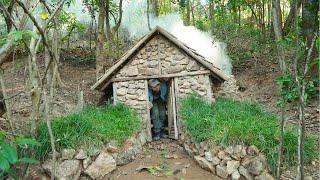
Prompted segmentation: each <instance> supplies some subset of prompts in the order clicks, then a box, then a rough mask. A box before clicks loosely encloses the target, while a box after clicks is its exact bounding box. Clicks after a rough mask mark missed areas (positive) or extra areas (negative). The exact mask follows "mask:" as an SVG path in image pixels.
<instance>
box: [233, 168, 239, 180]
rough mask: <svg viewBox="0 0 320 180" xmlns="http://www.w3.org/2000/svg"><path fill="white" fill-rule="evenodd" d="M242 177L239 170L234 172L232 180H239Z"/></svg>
mask: <svg viewBox="0 0 320 180" xmlns="http://www.w3.org/2000/svg"><path fill="white" fill-rule="evenodd" d="M240 177H241V175H240V173H239V171H238V170H236V171H234V172H233V173H232V174H231V179H232V180H238V179H240Z"/></svg>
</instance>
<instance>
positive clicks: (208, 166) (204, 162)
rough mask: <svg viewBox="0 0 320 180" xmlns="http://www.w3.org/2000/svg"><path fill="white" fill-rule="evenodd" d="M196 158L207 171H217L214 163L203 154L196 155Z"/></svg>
mask: <svg viewBox="0 0 320 180" xmlns="http://www.w3.org/2000/svg"><path fill="white" fill-rule="evenodd" d="M194 159H195V160H196V162H197V163H198V164H199V165H200V167H202V168H203V169H205V170H207V171H211V172H213V173H214V172H215V169H214V167H213V165H212V164H211V163H210V162H209V161H207V160H206V159H205V158H203V157H201V156H194Z"/></svg>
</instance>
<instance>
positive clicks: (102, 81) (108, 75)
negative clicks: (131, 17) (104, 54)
mask: <svg viewBox="0 0 320 180" xmlns="http://www.w3.org/2000/svg"><path fill="white" fill-rule="evenodd" d="M158 34H161V35H163V36H164V37H165V38H167V39H168V40H169V41H171V42H172V43H173V44H175V45H176V46H178V47H179V48H180V49H181V50H183V51H184V52H185V53H187V54H188V55H189V56H191V57H192V58H193V59H195V60H196V61H197V62H199V63H200V64H202V65H203V66H204V67H206V68H208V69H209V70H210V71H211V72H212V75H214V76H215V77H216V78H218V79H220V80H222V81H225V80H228V78H229V77H228V76H227V75H226V74H224V72H223V71H221V70H220V69H219V68H217V67H215V66H214V65H213V64H212V63H211V62H209V61H207V60H206V59H205V58H204V57H203V56H201V55H200V54H198V53H197V52H196V51H195V50H194V49H192V48H190V47H188V46H187V45H186V44H184V43H182V42H181V41H179V40H178V39H177V38H176V37H175V36H173V35H172V34H171V33H169V32H168V31H166V30H164V29H163V28H161V27H159V26H157V27H156V28H154V29H153V30H152V31H151V32H150V33H149V34H147V35H145V36H144V37H142V38H141V39H140V40H139V41H138V42H137V43H136V44H135V45H134V46H133V47H132V48H131V49H130V50H128V51H127V52H126V53H124V55H123V56H122V57H121V58H120V59H119V60H118V62H117V63H116V64H114V65H113V66H112V67H111V68H109V69H108V70H107V72H106V73H105V74H104V75H103V76H102V77H101V78H100V79H99V80H98V81H97V82H96V83H95V84H94V85H93V86H92V87H91V89H92V90H94V89H96V90H100V91H103V90H104V89H105V88H106V86H105V84H109V83H110V80H111V78H112V76H113V75H115V74H116V73H117V72H118V71H119V70H120V69H121V68H122V67H123V66H125V65H126V63H127V62H128V61H129V60H130V58H131V57H132V56H134V55H135V54H136V52H138V51H139V50H141V49H142V47H143V46H144V45H145V44H146V43H147V42H149V41H150V40H151V39H152V38H153V37H154V36H155V35H158Z"/></svg>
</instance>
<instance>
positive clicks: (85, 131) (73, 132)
mask: <svg viewBox="0 0 320 180" xmlns="http://www.w3.org/2000/svg"><path fill="white" fill-rule="evenodd" d="M140 127H141V120H140V119H139V118H138V116H137V114H136V113H135V112H134V111H133V110H131V109H130V108H128V107H127V106H125V105H121V104H119V105H115V106H114V105H106V106H104V107H101V108H88V109H86V110H84V111H83V112H80V113H78V114H72V115H69V116H66V117H58V118H55V119H53V122H52V129H53V132H54V136H55V140H56V149H57V150H58V151H60V150H61V149H63V148H75V149H79V148H85V149H87V150H89V151H90V150H92V151H93V150H95V149H96V148H99V147H100V146H101V145H103V144H105V143H107V142H109V141H110V140H116V141H117V142H118V143H119V144H121V143H122V142H123V141H124V140H126V139H127V138H128V137H130V136H131V135H132V134H133V133H135V132H137V131H138V130H139V129H140ZM38 134H39V136H38V141H39V142H40V143H41V146H40V148H38V149H37V153H36V154H37V155H38V157H44V156H46V155H48V153H49V152H51V146H50V141H49V135H48V130H47V126H46V123H45V122H43V123H42V124H41V125H40V128H39V132H38Z"/></svg>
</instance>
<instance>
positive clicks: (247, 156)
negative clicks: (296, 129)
mask: <svg viewBox="0 0 320 180" xmlns="http://www.w3.org/2000/svg"><path fill="white" fill-rule="evenodd" d="M180 141H181V144H183V147H184V149H185V151H186V152H187V153H188V155H189V156H191V157H193V158H194V160H195V161H196V162H197V163H198V164H199V165H200V166H201V167H202V168H203V169H206V170H208V171H210V172H211V173H213V174H215V175H217V176H219V177H221V178H223V179H233V180H237V179H249V180H252V179H257V180H273V179H274V178H273V177H272V175H271V174H270V169H269V168H268V163H267V159H266V157H265V156H264V155H263V154H262V153H261V152H260V151H259V149H258V148H257V147H255V146H247V145H240V144H239V145H233V146H228V147H220V146H213V145H210V144H209V143H208V142H201V143H198V142H196V141H194V140H193V139H192V138H191V137H190V136H189V135H188V134H182V135H181V138H180Z"/></svg>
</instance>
